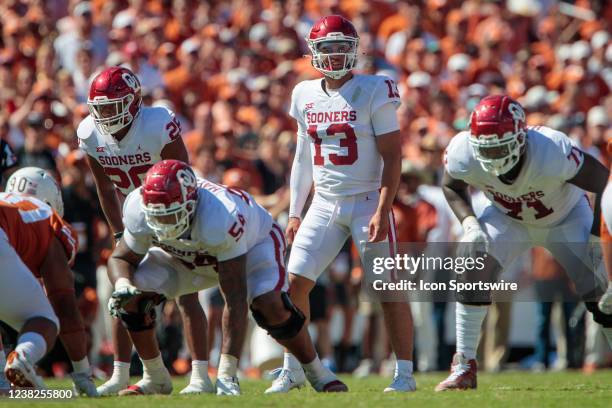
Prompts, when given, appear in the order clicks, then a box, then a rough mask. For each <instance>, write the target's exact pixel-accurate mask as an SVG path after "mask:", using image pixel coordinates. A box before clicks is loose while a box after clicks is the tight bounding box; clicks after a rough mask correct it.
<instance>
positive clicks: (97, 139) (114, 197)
mask: <svg viewBox="0 0 612 408" xmlns="http://www.w3.org/2000/svg"><path fill="white" fill-rule="evenodd" d="M141 101H142V98H141V93H140V83H139V81H138V78H137V77H136V76H135V75H134V74H133V73H132V72H131V71H130V70H129V69H127V68H124V67H110V68H107V69H105V70H104V71H102V72H101V73H100V74H98V76H96V78H94V80H93V82H92V84H91V87H90V90H89V98H88V101H87V104H88V106H89V110H90V115H89V116H87V117H86V118H85V119H83V120H82V121H81V123H80V124H79V127H78V129H77V136H78V139H79V146H80V148H81V149H82V150H84V151H85V153H87V159H88V163H89V167H90V168H91V170H92V173H93V176H94V180H95V183H96V188H97V191H98V197H99V199H100V204H101V206H102V210H103V211H104V214H105V216H106V219H107V221H108V223H109V225H110V228H111V231H112V232H113V234H114V237H115V240H117V239H118V238H120V237H121V234H122V231H123V223H122V221H121V204H122V202H123V200H124V199H125V197H126V196H127V195H128V194H129V193H130V192H131V191H133V190H134V189H135V188H137V187H138V186H140V185H141V183H142V180H143V178H144V175H145V174H146V172H147V170H148V169H149V168H151V166H153V164H155V163H157V162H159V161H160V160H162V159H177V160H187V151H186V149H185V146H184V144H183V140H182V138H181V126H180V123H179V121H178V120H177V119H176V117H175V116H174V113H173V112H172V111H170V110H168V109H166V108H164V107H142V106H141ZM178 304H179V310H180V311H181V316H182V317H183V322H184V323H186V319H187V316H189V317H190V318H189V320H190V321H192V322H193V323H191V324H184V327H185V335H186V337H187V338H188V339H191V338H195V339H196V340H195V341H191V340H188V341H187V344H188V345H189V348H190V351H191V353H192V360H193V363H192V368H193V370H192V374H194V373H197V372H200V374H201V375H204V371H203V369H202V367H203V365H204V363H206V364H207V362H206V360H207V359H208V357H207V356H208V351H207V350H206V347H205V343H204V342H203V341H201V339H202V338H203V337H204V336H205V335H206V327H205V325H204V324H203V323H201V322H202V321H203V316H204V312H203V310H202V308H201V306H200V304H199V302H198V300H197V296H196V295H188V296H185V297H181V298H179V299H178ZM113 345H114V350H115V363H114V370H113V375H112V377H111V378H110V379H109V380H108V381H107V382H106V383H104V384H103V385H101V386H100V387H98V392H99V393H100V394H101V395H114V394H117V392H118V391H120V390H122V389H125V388H126V387H127V386H128V383H129V367H130V360H131V353H132V344H131V341H130V338H129V336H128V334H127V331H126V330H125V328H124V327H123V326H122V325H121V322H120V321H119V320H118V319H113ZM192 380H193V381H194V382H193V383H190V384H189V385H188V386H187V387H186V388H185V389H184V390H183V392H184V393H191V392H202V391H204V389H202V387H201V386H198V385H196V383H200V384H201V381H200V380H199V378H197V375H192ZM209 391H212V385H211V387H210V389H209Z"/></svg>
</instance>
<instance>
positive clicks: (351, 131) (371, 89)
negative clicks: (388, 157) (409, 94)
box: [289, 75, 400, 196]
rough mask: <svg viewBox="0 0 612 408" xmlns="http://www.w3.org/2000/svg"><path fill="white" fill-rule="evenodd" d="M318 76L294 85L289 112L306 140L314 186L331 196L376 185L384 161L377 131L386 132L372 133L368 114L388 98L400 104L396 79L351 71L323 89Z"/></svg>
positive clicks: (370, 188) (364, 189)
mask: <svg viewBox="0 0 612 408" xmlns="http://www.w3.org/2000/svg"><path fill="white" fill-rule="evenodd" d="M322 81H323V80H322V79H314V80H310V81H303V82H300V83H299V84H298V85H296V87H295V89H294V90H293V95H292V97H291V108H290V112H289V114H290V115H291V116H292V117H293V118H294V119H296V120H297V122H298V128H299V131H298V137H301V138H304V139H305V140H304V142H306V143H310V154H311V158H312V165H313V179H314V183H315V189H316V190H317V191H318V192H322V193H325V194H327V195H330V196H346V195H354V194H360V193H365V192H368V191H373V190H377V189H379V188H380V181H381V175H382V165H383V162H382V158H381V156H380V154H379V153H378V149H377V147H376V136H380V135H381V134H384V133H386V132H380V133H379V134H378V135H377V134H375V132H374V129H373V126H372V120H371V117H372V113H374V112H376V111H377V110H378V109H379V108H380V107H381V106H383V105H385V104H387V103H391V104H393V105H394V107H395V108H396V109H397V107H399V105H400V98H399V93H398V91H397V87H396V85H395V83H394V82H393V81H392V80H391V79H389V78H388V77H386V76H382V75H354V77H353V78H352V79H350V80H349V81H348V82H346V83H345V84H344V85H342V87H340V88H339V89H334V90H328V91H327V93H326V92H325V91H324V90H323V87H322ZM394 130H397V129H389V131H394Z"/></svg>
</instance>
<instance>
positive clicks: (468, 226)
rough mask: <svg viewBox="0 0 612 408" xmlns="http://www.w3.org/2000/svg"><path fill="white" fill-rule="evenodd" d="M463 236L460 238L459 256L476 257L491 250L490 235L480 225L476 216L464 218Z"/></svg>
mask: <svg viewBox="0 0 612 408" xmlns="http://www.w3.org/2000/svg"><path fill="white" fill-rule="evenodd" d="M462 225H463V236H462V237H461V239H460V240H459V245H458V248H457V256H461V257H465V258H475V257H476V256H478V255H477V254H478V253H486V252H488V251H489V237H488V236H487V234H486V233H485V232H484V231H483V230H482V228H481V227H480V223H479V222H478V220H477V219H476V217H474V216H469V217H466V219H465V220H463V223H462Z"/></svg>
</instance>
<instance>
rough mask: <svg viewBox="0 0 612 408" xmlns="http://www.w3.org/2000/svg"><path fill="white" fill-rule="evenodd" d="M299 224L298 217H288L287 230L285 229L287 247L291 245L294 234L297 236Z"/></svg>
mask: <svg viewBox="0 0 612 408" xmlns="http://www.w3.org/2000/svg"><path fill="white" fill-rule="evenodd" d="M301 223H302V221H301V220H300V219H299V218H298V217H289V222H287V229H285V238H287V243H288V244H289V245H291V244H293V240H294V239H295V234H297V230H298V228H300V224H301Z"/></svg>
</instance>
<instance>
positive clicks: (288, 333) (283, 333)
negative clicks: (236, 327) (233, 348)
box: [251, 292, 306, 340]
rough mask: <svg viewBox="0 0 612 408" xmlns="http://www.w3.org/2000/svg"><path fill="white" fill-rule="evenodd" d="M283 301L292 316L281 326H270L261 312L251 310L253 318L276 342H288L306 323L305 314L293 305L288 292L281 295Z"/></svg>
mask: <svg viewBox="0 0 612 408" xmlns="http://www.w3.org/2000/svg"><path fill="white" fill-rule="evenodd" d="M281 299H282V300H283V305H284V306H285V309H287V310H288V311H289V313H290V314H291V315H290V316H289V318H288V319H287V320H286V321H285V322H283V323H280V324H277V325H270V324H268V323H267V322H266V318H265V317H264V315H263V314H261V313H260V312H259V311H257V310H254V309H253V308H251V313H252V314H253V318H254V319H255V321H256V322H257V324H258V325H259V327H261V328H262V329H264V330H266V331H267V332H268V334H269V335H270V336H272V337H273V338H274V339H276V340H287V339H292V338H294V337H295V336H296V335H297V334H298V333H299V332H300V330H301V329H302V326H304V322H306V317H305V316H304V313H302V311H301V310H300V309H298V308H297V307H296V306H295V305H294V304H293V303H291V299H289V295H288V294H287V292H282V293H281Z"/></svg>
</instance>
